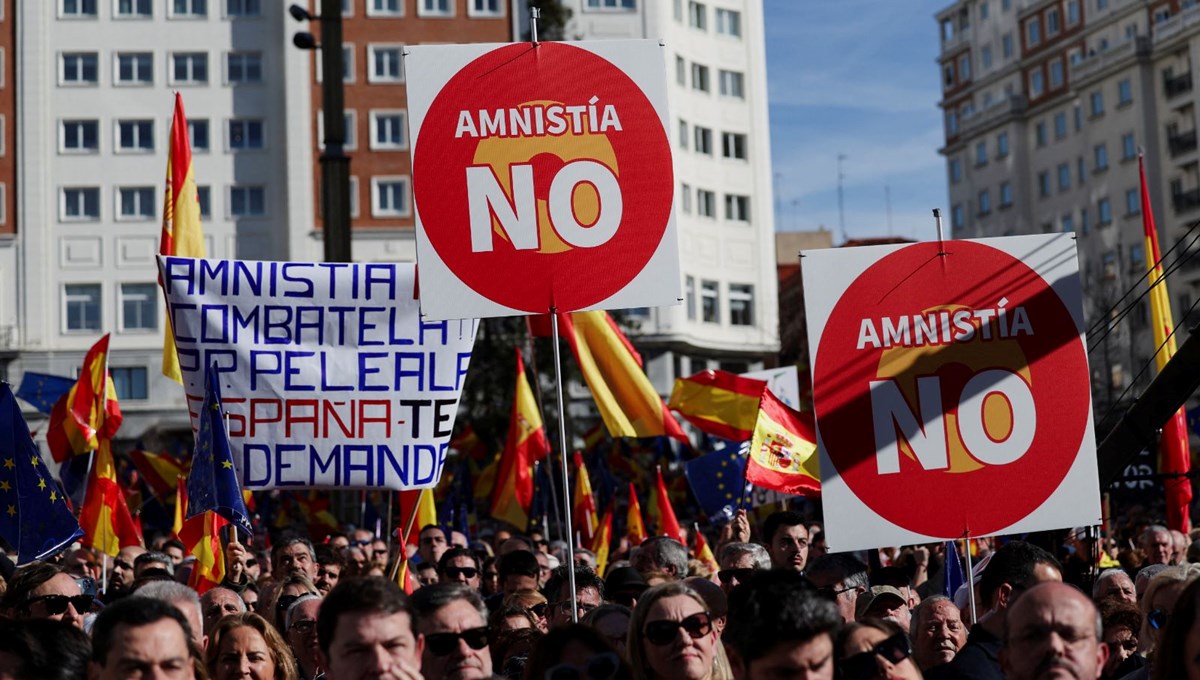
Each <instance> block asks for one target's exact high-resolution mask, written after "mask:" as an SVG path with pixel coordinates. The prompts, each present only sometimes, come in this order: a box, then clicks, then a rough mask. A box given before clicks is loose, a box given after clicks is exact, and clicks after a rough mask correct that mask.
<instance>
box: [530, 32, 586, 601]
mask: <svg viewBox="0 0 1200 680" xmlns="http://www.w3.org/2000/svg"><path fill="white" fill-rule="evenodd" d="M534 11H536V10H534ZM535 23H536V22H535ZM550 331H551V335H552V338H551V344H552V345H553V346H554V389H555V392H556V393H557V396H558V449H559V453H561V454H562V483H563V505H562V509H563V520H564V524H563V532H564V533H565V534H566V535H567V537H568V538H567V579H568V580H569V582H570V587H571V622H572V623H579V607H578V606H577V605H576V603H575V546H574V544H573V542H572V541H571V539H570V533H569V532H570V531H571V502H570V496H571V494H569V493H568V492H567V490H568V489H570V488H571V482H570V471H569V470H567V418H566V412H565V409H564V408H563V375H562V353H561V352H560V351H559V347H558V344H559V340H558V309H557V308H556V307H551V308H550ZM551 595H554V596H557V595H558V594H557V593H551Z"/></svg>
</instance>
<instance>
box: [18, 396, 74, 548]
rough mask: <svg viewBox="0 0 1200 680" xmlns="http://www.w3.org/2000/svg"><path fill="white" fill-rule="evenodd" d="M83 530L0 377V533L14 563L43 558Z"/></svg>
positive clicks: (68, 542)
mask: <svg viewBox="0 0 1200 680" xmlns="http://www.w3.org/2000/svg"><path fill="white" fill-rule="evenodd" d="M82 535H83V531H82V530H81V529H80V528H79V522H78V521H76V519H75V515H73V514H72V513H71V510H70V509H69V508H68V507H67V503H66V500H65V499H64V498H63V496H62V491H61V490H59V488H58V485H57V484H55V482H54V479H53V478H52V477H51V476H50V471H49V470H47V469H46V464H45V463H43V462H42V458H41V456H40V455H39V454H38V449H37V445H36V444H34V443H33V437H31V436H30V435H29V426H28V425H27V424H26V423H25V418H23V417H22V416H21V408H20V406H18V405H17V398H16V396H15V395H14V394H13V392H12V388H11V387H9V384H8V383H0V536H2V537H3V538H4V540H5V541H7V542H8V544H9V545H10V546H12V547H13V550H15V551H16V553H17V564H25V563H27V562H33V561H35V560H40V559H44V558H46V557H49V556H50V555H53V554H54V553H57V552H58V551H60V550H62V549H63V548H65V547H66V546H68V545H70V544H71V543H72V542H73V541H74V540H75V539H77V538H79V537H80V536H82Z"/></svg>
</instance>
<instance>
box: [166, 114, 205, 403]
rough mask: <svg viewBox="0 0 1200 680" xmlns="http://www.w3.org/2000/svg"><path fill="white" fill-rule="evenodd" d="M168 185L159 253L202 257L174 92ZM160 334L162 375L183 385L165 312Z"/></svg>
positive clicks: (196, 201) (188, 156)
mask: <svg viewBox="0 0 1200 680" xmlns="http://www.w3.org/2000/svg"><path fill="white" fill-rule="evenodd" d="M166 184H167V188H166V195H165V197H164V199H163V226H162V242H161V243H160V244H159V248H158V252H159V253H160V254H162V255H178V256H180V257H205V248H204V228H203V226H201V224H200V195H199V193H198V192H197V191H196V177H195V170H194V169H193V167H192V144H191V141H190V140H189V138H188V125H187V116H185V115H184V113H183V97H182V96H181V95H180V94H179V93H178V92H176V93H175V114H174V117H173V118H172V119H171V141H170V147H169V148H168V151H167V183H166ZM167 319H168V321H167V327H166V334H165V335H164V336H163V367H162V371H163V375H165V376H167V377H168V378H170V379H172V380H174V381H175V382H177V383H180V384H183V375H182V374H181V373H180V372H179V356H178V355H176V354H175V335H174V333H173V332H172V330H171V323H170V315H169V314H168V315H167Z"/></svg>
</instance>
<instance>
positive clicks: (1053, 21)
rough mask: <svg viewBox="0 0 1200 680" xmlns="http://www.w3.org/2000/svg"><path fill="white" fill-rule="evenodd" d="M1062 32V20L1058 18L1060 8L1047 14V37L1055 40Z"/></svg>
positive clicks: (1053, 9)
mask: <svg viewBox="0 0 1200 680" xmlns="http://www.w3.org/2000/svg"><path fill="white" fill-rule="evenodd" d="M1061 30H1062V19H1061V17H1059V16H1058V8H1052V9H1050V11H1048V12H1046V37H1047V38H1053V37H1054V36H1056V35H1058V32H1059V31H1061Z"/></svg>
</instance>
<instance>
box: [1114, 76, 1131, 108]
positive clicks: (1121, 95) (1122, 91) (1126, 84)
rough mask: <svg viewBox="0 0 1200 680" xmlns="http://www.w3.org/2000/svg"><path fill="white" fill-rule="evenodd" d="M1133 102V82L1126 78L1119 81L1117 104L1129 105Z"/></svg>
mask: <svg viewBox="0 0 1200 680" xmlns="http://www.w3.org/2000/svg"><path fill="white" fill-rule="evenodd" d="M1132 103H1133V83H1132V82H1131V81H1130V80H1129V79H1128V78H1126V79H1124V80H1122V81H1120V82H1119V83H1117V106H1128V105H1130V104H1132Z"/></svg>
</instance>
